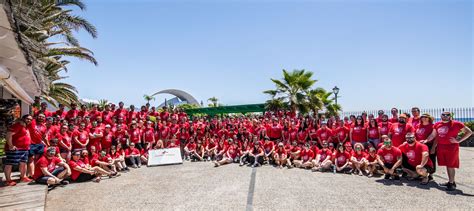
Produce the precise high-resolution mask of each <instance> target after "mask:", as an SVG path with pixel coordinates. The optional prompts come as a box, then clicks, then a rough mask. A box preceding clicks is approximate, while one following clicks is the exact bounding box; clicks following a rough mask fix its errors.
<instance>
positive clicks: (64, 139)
mask: <svg viewBox="0 0 474 211" xmlns="http://www.w3.org/2000/svg"><path fill="white" fill-rule="evenodd" d="M56 138H57V139H58V141H59V143H63V144H64V145H66V146H67V147H71V144H72V143H71V136H69V135H68V134H67V133H64V134H61V133H58V134H56ZM59 143H58V146H59V148H60V149H63V150H69V149H67V148H64V147H63V146H62V145H61V144H59Z"/></svg>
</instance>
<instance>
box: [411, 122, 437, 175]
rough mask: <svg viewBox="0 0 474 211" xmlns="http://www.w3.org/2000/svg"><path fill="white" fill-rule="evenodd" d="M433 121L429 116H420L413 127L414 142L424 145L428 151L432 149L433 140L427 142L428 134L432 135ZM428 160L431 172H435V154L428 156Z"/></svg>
mask: <svg viewBox="0 0 474 211" xmlns="http://www.w3.org/2000/svg"><path fill="white" fill-rule="evenodd" d="M433 121H434V118H433V117H432V116H431V115H430V114H422V115H421V117H420V122H419V123H418V125H416V127H415V138H416V140H417V141H419V142H420V143H422V144H426V146H428V151H430V150H431V148H432V147H433V140H431V141H429V142H428V140H427V139H428V137H429V136H430V134H431V133H433ZM434 151H435V150H434ZM430 160H431V162H433V171H436V153H434V154H430ZM430 176H431V175H430Z"/></svg>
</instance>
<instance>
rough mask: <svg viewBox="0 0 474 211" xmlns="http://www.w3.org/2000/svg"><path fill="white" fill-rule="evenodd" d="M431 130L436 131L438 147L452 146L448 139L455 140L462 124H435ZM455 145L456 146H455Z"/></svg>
mask: <svg viewBox="0 0 474 211" xmlns="http://www.w3.org/2000/svg"><path fill="white" fill-rule="evenodd" d="M433 128H434V129H435V130H436V133H437V135H436V139H437V140H438V144H439V145H450V144H453V143H451V142H450V141H449V139H450V138H456V137H457V136H458V133H459V132H460V131H461V129H463V128H464V124H463V123H461V122H458V121H451V122H448V123H443V122H437V123H436V124H435V125H434V126H433ZM455 145H456V144H455Z"/></svg>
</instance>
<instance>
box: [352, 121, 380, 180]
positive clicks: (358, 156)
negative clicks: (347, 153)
mask: <svg viewBox="0 0 474 211" xmlns="http://www.w3.org/2000/svg"><path fill="white" fill-rule="evenodd" d="M372 121H375V120H372ZM366 157H367V153H365V151H364V145H362V144H361V143H356V144H355V145H354V151H353V153H352V157H351V163H352V169H354V170H355V171H354V174H359V176H363V175H364V173H367V160H366Z"/></svg>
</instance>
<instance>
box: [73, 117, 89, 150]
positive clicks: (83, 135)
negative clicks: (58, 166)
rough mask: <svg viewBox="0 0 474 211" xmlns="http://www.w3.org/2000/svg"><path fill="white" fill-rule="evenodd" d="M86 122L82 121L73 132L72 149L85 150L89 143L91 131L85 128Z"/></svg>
mask: <svg viewBox="0 0 474 211" xmlns="http://www.w3.org/2000/svg"><path fill="white" fill-rule="evenodd" d="M85 127H86V124H85V123H81V124H80V125H79V128H78V129H77V130H75V131H74V132H73V133H72V149H73V150H83V149H85V148H86V147H87V145H88V144H89V132H88V131H87V130H85Z"/></svg>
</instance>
